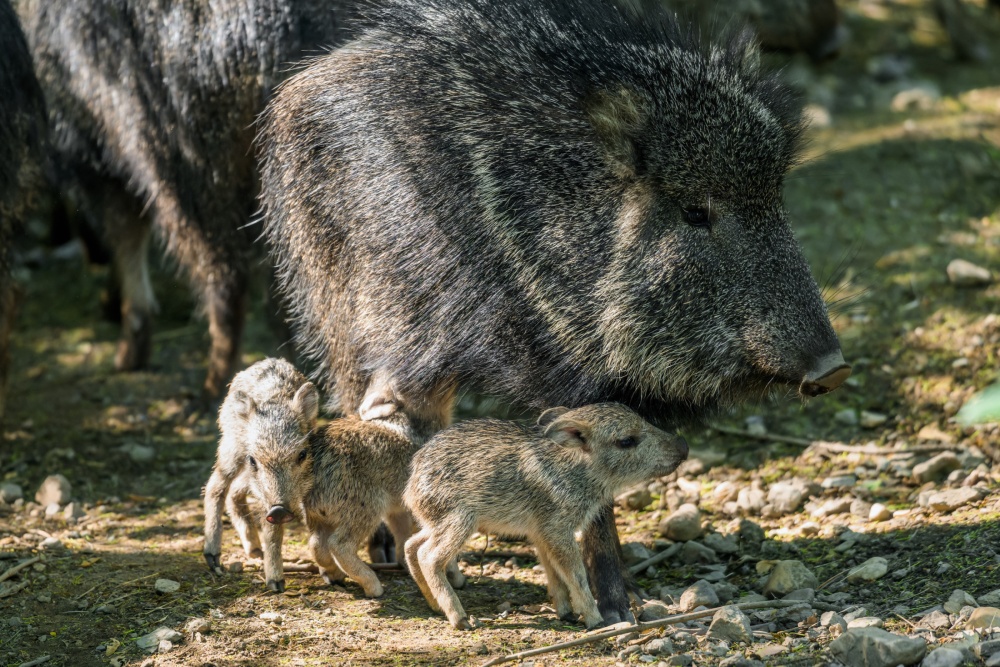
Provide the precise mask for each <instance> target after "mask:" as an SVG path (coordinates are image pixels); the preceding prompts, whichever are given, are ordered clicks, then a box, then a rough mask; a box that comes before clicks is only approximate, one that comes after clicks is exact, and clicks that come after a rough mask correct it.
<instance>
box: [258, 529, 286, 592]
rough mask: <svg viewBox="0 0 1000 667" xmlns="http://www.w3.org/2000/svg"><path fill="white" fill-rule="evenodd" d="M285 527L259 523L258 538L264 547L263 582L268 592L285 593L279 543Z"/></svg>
mask: <svg viewBox="0 0 1000 667" xmlns="http://www.w3.org/2000/svg"><path fill="white" fill-rule="evenodd" d="M284 536H285V526H284V524H280V523H269V522H267V521H261V522H260V537H261V543H262V546H263V547H264V580H265V582H266V584H267V588H268V590H272V591H275V592H277V593H283V592H284V591H285V572H284V568H283V567H282V563H281V542H282V539H283V538H284Z"/></svg>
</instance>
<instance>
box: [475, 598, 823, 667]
mask: <svg viewBox="0 0 1000 667" xmlns="http://www.w3.org/2000/svg"><path fill="white" fill-rule="evenodd" d="M725 606H727V607H736V608H737V609H739V610H740V611H750V610H754V609H784V608H788V607H798V606H803V607H808V606H809V603H808V602H803V601H802V600H767V601H764V602H744V603H743V604H736V605H725ZM719 609H722V607H716V608H714V609H706V610H705V611H693V612H691V613H689V614H678V615H677V616H668V617H667V618H661V619H660V620H658V621H648V622H646V623H636V624H635V625H629V626H626V627H623V628H615V629H613V630H605V631H603V632H597V633H594V634H591V635H586V636H584V637H580V638H579V639H573V640H571V641H568V642H561V643H559V644H552V645H550V646H543V647H541V648H533V649H530V650H528V651H521V652H520V653H511V654H509V655H502V656H500V657H498V658H493V659H492V660H490V661H488V662H485V663H483V667H491V665H499V664H502V663H505V662H512V661H514V660H522V659H524V658H529V657H532V656H536V655H542V654H543V653H554V652H556V651H561V650H563V649H566V648H573V647H574V646H582V645H583V644H592V643H594V642H599V641H601V640H602V639H609V638H611V637H617V636H618V635H628V634H632V633H635V632H643V631H645V630H651V629H653V628H662V627H664V626H667V625H675V624H677V623H686V622H688V621H694V620H696V619H699V618H704V617H706V616H714V615H715V613H716V612H717V611H719Z"/></svg>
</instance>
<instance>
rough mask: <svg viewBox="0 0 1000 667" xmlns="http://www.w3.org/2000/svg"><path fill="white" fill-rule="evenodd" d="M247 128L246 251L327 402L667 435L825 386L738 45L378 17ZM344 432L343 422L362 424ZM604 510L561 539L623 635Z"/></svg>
mask: <svg viewBox="0 0 1000 667" xmlns="http://www.w3.org/2000/svg"><path fill="white" fill-rule="evenodd" d="M374 18H375V20H374V22H373V24H372V27H371V28H369V29H368V30H367V31H365V32H363V33H362V34H361V35H360V36H359V37H358V38H357V39H355V40H354V41H352V42H351V43H349V44H348V45H345V46H344V47H343V48H341V49H339V50H337V51H335V52H333V53H331V54H330V55H329V56H326V57H324V58H321V59H318V60H317V61H316V62H315V63H314V64H312V65H311V66H310V67H309V68H307V69H306V70H304V71H303V72H301V73H299V74H297V75H296V76H295V77H293V78H292V79H290V80H289V81H288V82H286V83H285V84H284V86H283V87H282V89H281V90H280V91H279V93H278V94H277V95H276V96H275V98H274V100H273V101H272V103H271V104H270V105H269V107H268V109H267V111H266V112H265V115H264V116H263V119H262V121H263V126H262V134H261V137H262V142H261V158H262V164H261V179H262V181H261V186H262V203H263V206H264V211H265V215H266V233H267V236H268V239H269V241H270V243H271V245H272V247H273V253H274V256H275V258H276V260H277V262H278V264H279V274H280V280H281V282H282V284H283V287H284V289H285V291H286V292H287V295H288V296H289V297H290V301H291V305H292V307H293V308H294V314H295V316H296V320H297V325H298V332H297V334H298V341H299V343H300V344H301V347H302V349H304V350H306V351H307V352H308V353H309V354H311V356H312V359H313V360H314V361H315V362H316V363H317V364H318V365H319V367H320V373H321V375H322V376H323V378H324V381H325V383H326V385H327V387H328V388H329V389H330V392H331V394H332V399H333V400H332V402H333V403H334V405H335V406H337V407H339V408H340V409H341V410H343V411H345V412H354V411H357V410H359V407H362V400H363V397H364V396H365V394H366V391H367V389H368V385H369V383H370V382H371V379H372V377H378V378H379V382H380V383H382V384H383V385H385V386H392V387H394V388H395V392H396V394H397V395H398V396H400V397H402V404H403V405H405V406H406V409H407V411H408V412H409V414H410V417H411V418H412V419H414V420H415V422H414V427H415V428H417V429H418V430H423V431H425V432H430V431H433V430H435V429H438V428H441V427H443V426H444V425H446V424H447V423H448V420H449V418H450V414H451V409H452V404H453V402H454V396H455V393H454V392H455V387H456V386H459V385H463V386H472V387H476V388H478V389H480V390H485V391H488V392H492V393H495V394H501V395H503V396H506V397H508V398H511V399H514V400H516V401H518V402H520V403H522V404H527V405H529V406H534V407H548V406H552V405H567V406H579V405H584V404H588V403H594V402H600V401H617V402H621V403H624V404H626V405H629V406H630V407H632V408H634V409H636V410H637V411H638V412H639V413H640V414H641V415H643V416H644V417H646V418H648V419H655V420H656V421H657V422H659V423H663V424H669V423H672V422H675V421H677V420H682V419H685V418H692V417H698V416H700V415H703V414H705V413H706V412H709V411H711V410H713V409H716V408H719V407H720V406H730V405H734V404H739V403H742V402H745V401H751V400H759V399H764V398H766V397H769V396H772V395H776V394H779V393H782V392H786V391H788V389H789V387H794V388H797V389H798V393H799V394H800V395H801V396H803V397H809V396H816V395H819V394H823V393H825V392H828V391H830V390H832V389H834V388H836V387H837V386H839V385H840V384H841V383H842V382H843V381H844V380H845V379H846V378H847V376H848V375H849V374H850V367H849V366H848V365H847V364H845V363H844V359H843V356H842V354H841V351H840V346H839V343H838V340H837V337H836V335H835V333H834V331H833V328H832V327H831V325H830V322H829V319H828V317H827V313H826V308H825V305H824V303H823V300H822V298H821V297H820V293H819V290H818V288H817V286H816V283H815V281H814V280H813V278H812V276H811V275H810V273H809V268H808V266H807V264H806V261H805V259H804V257H803V256H802V253H801V251H800V249H799V247H798V245H797V243H796V241H795V238H794V236H793V234H792V231H791V228H790V226H789V224H788V220H787V216H786V213H785V211H784V208H783V206H782V201H781V191H782V181H783V178H784V174H785V172H786V171H787V170H788V169H789V167H790V166H791V165H792V164H793V163H794V160H795V158H796V151H797V148H798V146H799V139H800V135H801V134H802V120H801V116H800V112H799V110H798V106H797V105H796V104H795V101H794V99H793V98H792V97H791V96H790V95H789V93H788V92H787V91H786V90H785V89H784V88H783V87H782V85H781V84H780V83H779V81H778V80H777V79H776V78H774V77H773V76H771V75H768V74H765V73H763V72H761V71H760V70H759V68H758V52H757V49H756V48H755V46H754V44H753V43H752V40H750V39H748V38H746V37H745V35H741V36H737V37H734V38H733V39H731V40H730V41H728V42H727V43H726V44H724V45H720V46H713V47H702V46H699V45H698V44H695V43H693V42H692V41H691V39H689V38H688V37H686V36H685V35H686V34H687V33H684V32H682V31H681V30H680V29H679V28H678V27H677V26H676V25H675V24H674V23H673V22H672V21H671V20H670V19H669V18H668V17H666V16H659V17H657V20H655V21H653V20H648V19H647V20H643V21H638V20H635V19H633V18H630V17H629V16H627V15H625V14H623V13H620V12H619V11H618V10H617V9H616V8H615V7H614V6H613V5H612V4H611V3H608V2H605V1H603V0H565V1H558V2H557V1H556V0H510V1H508V2H502V3H500V2H488V1H486V0H390V1H389V2H387V3H386V6H385V8H384V10H383V11H381V12H377V13H376V15H375V17H374ZM361 412H362V415H364V414H365V412H364V411H363V410H362V411H361ZM616 544H617V542H616V539H615V530H614V517H613V513H612V510H611V505H610V504H608V505H607V506H606V508H605V509H604V510H603V511H602V512H600V513H599V514H598V516H597V518H596V519H595V522H594V524H593V525H592V526H591V528H590V529H589V530H588V531H587V533H586V536H585V545H584V547H585V549H584V551H585V553H586V555H587V566H588V570H589V571H590V574H591V577H592V579H591V580H592V581H593V582H594V584H595V586H596V587H597V593H598V595H597V598H598V601H599V604H600V606H601V610H602V613H603V614H604V617H605V620H607V621H609V622H610V621H616V620H620V619H622V618H627V617H628V616H629V611H628V596H627V594H626V589H625V585H624V583H625V580H624V578H623V576H622V575H621V574H619V572H620V571H621V568H622V563H621V554H620V550H619V549H617V548H615V547H616Z"/></svg>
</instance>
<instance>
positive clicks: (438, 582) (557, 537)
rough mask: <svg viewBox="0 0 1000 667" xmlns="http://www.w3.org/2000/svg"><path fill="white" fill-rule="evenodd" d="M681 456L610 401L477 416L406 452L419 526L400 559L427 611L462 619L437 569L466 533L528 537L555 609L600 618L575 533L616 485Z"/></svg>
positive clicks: (667, 438)
mask: <svg viewBox="0 0 1000 667" xmlns="http://www.w3.org/2000/svg"><path fill="white" fill-rule="evenodd" d="M686 456H687V444H686V443H685V442H684V440H683V438H680V437H679V436H676V435H670V434H669V433H665V432H664V431H661V430H660V429H658V428H656V427H654V426H652V425H651V424H649V423H647V422H646V421H644V420H643V419H642V418H641V417H639V415H637V414H636V413H635V412H633V411H632V410H630V409H628V408H626V407H625V406H622V405H618V404H615V403H600V404H596V405H588V406H585V407H582V408H578V409H575V410H567V409H566V408H552V409H550V410H547V411H545V412H544V413H542V416H541V417H540V418H539V420H538V426H537V427H535V428H527V427H524V426H521V425H519V424H516V423H513V422H507V421H499V420H493V419H485V420H478V421H470V422H465V423H462V424H458V425H456V426H453V427H451V428H449V429H447V430H445V431H442V432H441V433H439V434H438V435H436V436H435V437H434V438H433V439H431V441H430V442H429V443H427V445H425V446H424V448H423V449H421V450H420V451H419V452H418V453H417V454H416V456H415V457H414V458H413V468H412V474H411V476H410V481H409V484H408V485H407V487H406V495H405V496H404V498H405V501H406V504H407V506H408V507H409V508H410V510H411V511H412V512H413V516H414V518H416V519H417V521H418V522H419V523H420V525H421V527H422V530H421V531H420V532H419V533H417V534H416V535H414V536H413V537H412V538H411V539H410V541H409V542H407V543H406V562H407V564H408V565H409V568H410V572H411V573H412V574H413V578H414V579H415V580H416V581H417V584H418V585H419V586H420V590H421V591H423V594H424V596H425V597H426V598H427V601H428V602H429V603H430V605H431V608H432V609H434V610H435V611H442V612H443V613H444V614H445V615H446V616H447V617H448V620H449V621H451V624H452V625H453V626H455V627H456V628H458V629H467V628H469V627H470V625H469V621H468V618H467V616H466V614H465V610H463V609H462V603H461V602H460V601H459V599H458V596H457V595H456V594H455V591H454V590H452V588H451V586H449V585H448V582H447V581H446V579H445V577H444V576H443V575H444V572H445V565H446V564H447V563H448V562H449V561H450V560H451V559H452V558H453V557H454V556H455V555H456V554H457V553H458V551H459V550H460V549H461V548H462V545H463V544H465V541H466V540H467V539H468V538H469V536H470V535H471V534H472V532H473V531H475V530H478V531H480V532H491V533H500V534H504V535H512V534H518V535H526V536H527V537H528V539H530V540H531V541H532V542H533V543H534V545H535V548H536V549H537V551H538V560H539V561H540V562H541V564H542V566H543V567H544V568H545V574H546V576H547V577H548V588H549V594H550V595H551V596H552V600H553V602H555V605H556V610H557V612H558V614H559V617H560V618H562V619H564V620H571V619H572V620H575V615H576V614H580V615H581V616H583V621H584V623H586V625H587V627H588V628H590V627H594V626H596V625H598V624H600V623H601V614H600V612H599V611H598V610H597V603H596V602H595V601H594V597H593V595H591V592H590V588H589V587H588V585H587V573H586V571H585V570H584V566H583V557H582V555H581V552H580V547H579V546H578V545H577V543H576V540H575V538H574V533H576V531H579V530H582V529H584V528H586V527H587V526H588V525H589V524H590V522H591V521H592V520H593V519H594V517H595V515H596V514H597V513H598V511H599V510H600V509H601V507H603V506H604V505H606V504H607V503H610V502H611V500H612V498H613V496H614V494H615V492H616V491H618V490H620V489H622V488H623V487H626V486H630V485H632V484H636V483H638V482H641V481H643V480H646V479H649V478H650V477H656V476H660V475H666V474H668V473H670V472H672V471H673V470H674V469H675V468H676V467H677V466H678V464H680V462H681V461H683V460H684V459H685V457H686Z"/></svg>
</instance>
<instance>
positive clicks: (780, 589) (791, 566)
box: [757, 560, 819, 596]
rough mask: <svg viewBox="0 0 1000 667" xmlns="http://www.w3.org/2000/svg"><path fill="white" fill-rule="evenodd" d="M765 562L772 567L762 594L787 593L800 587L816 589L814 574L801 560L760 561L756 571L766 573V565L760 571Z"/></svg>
mask: <svg viewBox="0 0 1000 667" xmlns="http://www.w3.org/2000/svg"><path fill="white" fill-rule="evenodd" d="M765 563H773V567H771V569H770V574H769V576H768V578H767V582H766V583H765V584H764V595H774V596H779V595H787V594H788V593H791V592H792V591H796V590H799V589H800V588H812V589H816V588H818V587H819V580H817V579H816V575H815V574H813V573H812V572H811V571H810V570H809V568H807V567H806V566H805V565H803V563H802V561H798V560H779V561H761V562H760V563H757V571H758V572H759V573H761V574H766V573H767V571H766V566H765V571H764V572H761V566H762V565H764V564H765Z"/></svg>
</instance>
